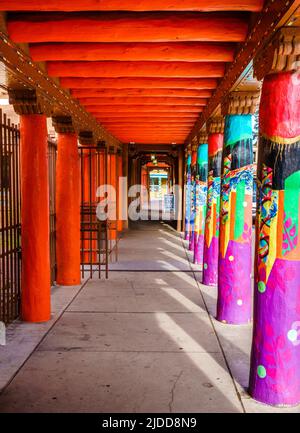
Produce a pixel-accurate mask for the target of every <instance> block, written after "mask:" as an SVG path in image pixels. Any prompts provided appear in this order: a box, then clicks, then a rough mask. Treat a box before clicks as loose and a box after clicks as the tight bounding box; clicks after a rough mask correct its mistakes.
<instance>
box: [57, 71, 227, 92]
mask: <svg viewBox="0 0 300 433" xmlns="http://www.w3.org/2000/svg"><path fill="white" fill-rule="evenodd" d="M71 73H72V72H71V71H70V74H71ZM60 84H61V86H62V87H64V88H67V89H99V88H100V89H127V88H131V89H169V88H171V89H188V90H205V89H210V90H213V89H215V88H216V87H217V85H218V80H217V79H216V78H197V79H194V78H155V77H153V78H126V77H120V78H114V79H112V78H84V77H81V78H73V77H72V76H69V77H63V78H61V79H60Z"/></svg>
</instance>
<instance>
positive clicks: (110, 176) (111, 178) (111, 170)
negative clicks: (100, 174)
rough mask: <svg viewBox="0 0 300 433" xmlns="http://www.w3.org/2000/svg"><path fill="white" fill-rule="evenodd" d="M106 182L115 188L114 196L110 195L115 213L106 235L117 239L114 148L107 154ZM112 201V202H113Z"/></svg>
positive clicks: (115, 160)
mask: <svg viewBox="0 0 300 433" xmlns="http://www.w3.org/2000/svg"><path fill="white" fill-rule="evenodd" d="M107 166H108V171H107V183H108V185H111V186H112V187H113V188H114V190H115V197H111V200H112V201H111V203H110V206H115V209H116V215H115V219H114V220H112V219H111V220H110V223H111V230H109V233H108V236H109V239H110V240H116V239H117V227H116V226H117V200H116V199H117V155H116V154H115V150H109V152H108V155H107ZM113 201H114V203H113Z"/></svg>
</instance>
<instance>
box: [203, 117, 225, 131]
mask: <svg viewBox="0 0 300 433" xmlns="http://www.w3.org/2000/svg"><path fill="white" fill-rule="evenodd" d="M224 127H225V120H224V117H222V116H216V117H211V118H210V119H208V121H207V123H206V128H207V133H208V134H224Z"/></svg>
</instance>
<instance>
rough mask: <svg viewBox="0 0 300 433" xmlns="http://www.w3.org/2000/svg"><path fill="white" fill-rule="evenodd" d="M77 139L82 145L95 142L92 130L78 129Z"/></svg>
mask: <svg viewBox="0 0 300 433" xmlns="http://www.w3.org/2000/svg"><path fill="white" fill-rule="evenodd" d="M78 139H79V143H80V144H81V145H82V146H92V145H93V144H95V140H94V133H93V131H79V135H78Z"/></svg>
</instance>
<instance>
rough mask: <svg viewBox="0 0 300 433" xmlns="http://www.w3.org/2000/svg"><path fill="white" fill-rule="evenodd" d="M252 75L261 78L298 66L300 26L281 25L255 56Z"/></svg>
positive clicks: (294, 68) (299, 59) (299, 63)
mask: <svg viewBox="0 0 300 433" xmlns="http://www.w3.org/2000/svg"><path fill="white" fill-rule="evenodd" d="M253 67H254V75H255V76H256V78H257V79H258V80H262V79H263V78H264V77H265V76H266V75H268V74H275V73H279V72H289V71H296V70H298V69H299V68H300V27H282V28H281V29H279V30H278V32H277V33H276V35H275V37H274V38H273V39H272V41H271V42H270V43H269V44H268V45H267V46H266V47H265V48H264V49H263V50H262V51H261V52H260V53H259V54H258V55H257V56H256V58H255V59H254V62H253Z"/></svg>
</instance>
